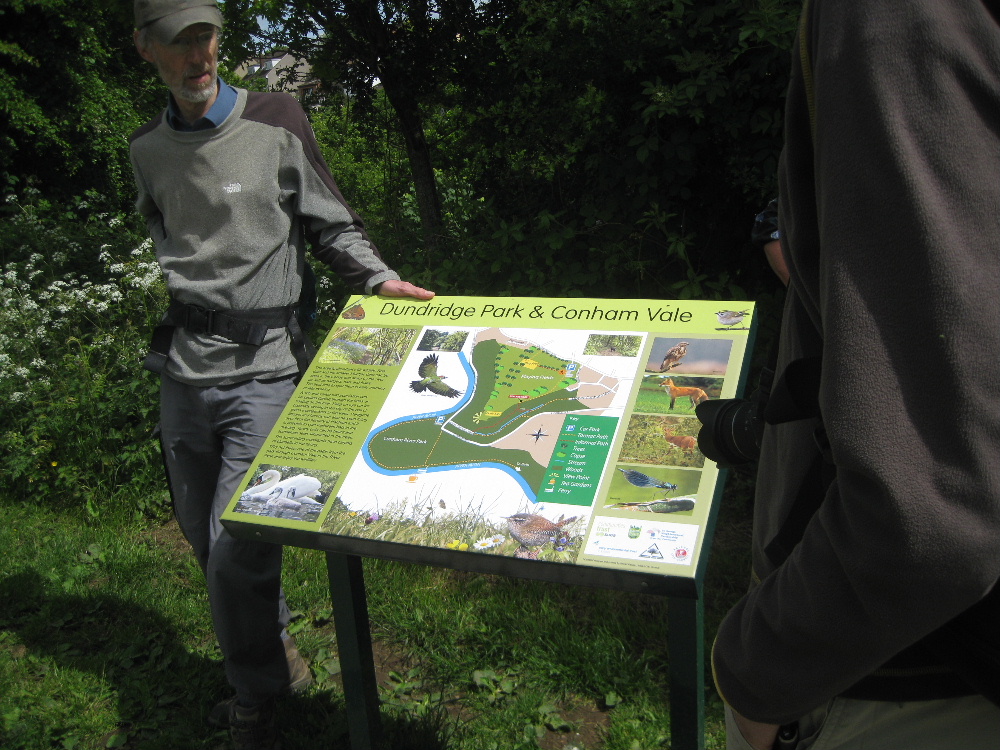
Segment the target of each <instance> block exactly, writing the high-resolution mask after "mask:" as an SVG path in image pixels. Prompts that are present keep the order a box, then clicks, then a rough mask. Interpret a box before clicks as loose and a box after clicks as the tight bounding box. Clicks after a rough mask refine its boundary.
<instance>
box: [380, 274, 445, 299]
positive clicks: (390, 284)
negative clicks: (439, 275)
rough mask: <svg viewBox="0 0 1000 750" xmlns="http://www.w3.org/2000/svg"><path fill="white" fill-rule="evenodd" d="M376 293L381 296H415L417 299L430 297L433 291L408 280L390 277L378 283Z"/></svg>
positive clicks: (432, 295)
mask: <svg viewBox="0 0 1000 750" xmlns="http://www.w3.org/2000/svg"><path fill="white" fill-rule="evenodd" d="M378 294H379V295H380V296H382V297H415V298H417V299H432V298H433V297H434V292H432V291H429V290H427V289H421V288H420V287H419V286H414V285H413V284H411V283H410V282H409V281H397V280H395V279H390V280H389V281H383V282H382V283H381V284H379V287H378Z"/></svg>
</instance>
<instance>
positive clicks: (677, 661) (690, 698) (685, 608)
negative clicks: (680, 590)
mask: <svg viewBox="0 0 1000 750" xmlns="http://www.w3.org/2000/svg"><path fill="white" fill-rule="evenodd" d="M667 630H668V634H667V642H668V644H669V649H670V740H671V743H670V746H671V747H673V748H676V750H704V749H705V671H704V667H703V663H704V659H705V603H704V601H703V600H702V599H701V597H698V598H696V599H681V598H678V597H667Z"/></svg>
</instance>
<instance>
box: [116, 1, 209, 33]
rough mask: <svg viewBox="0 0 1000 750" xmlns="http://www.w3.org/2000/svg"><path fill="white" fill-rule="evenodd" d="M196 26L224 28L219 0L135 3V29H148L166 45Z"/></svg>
mask: <svg viewBox="0 0 1000 750" xmlns="http://www.w3.org/2000/svg"><path fill="white" fill-rule="evenodd" d="M195 23H210V24H212V25H213V26H218V27H219V28H220V29H221V28H222V13H220V12H219V5H218V3H217V2H216V0H135V27H136V28H137V29H144V28H147V27H148V28H149V30H150V32H152V33H153V34H154V35H155V36H156V38H157V39H159V40H160V41H161V42H163V43H164V44H166V43H167V42H169V41H171V40H173V38H174V37H176V36H177V35H178V34H180V33H181V32H182V31H183V30H184V29H186V28H187V27H188V26H190V25H191V24H195Z"/></svg>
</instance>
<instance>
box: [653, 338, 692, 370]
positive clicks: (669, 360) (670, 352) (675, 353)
mask: <svg viewBox="0 0 1000 750" xmlns="http://www.w3.org/2000/svg"><path fill="white" fill-rule="evenodd" d="M687 351H688V342H687V341H681V342H680V343H678V344H675V345H674V346H672V347H670V348H669V349H667V353H666V354H665V355H664V356H663V364H662V365H660V372H667V371H668V370H672V369H673V368H675V367H677V365H679V364H680V363H681V360H682V359H684V355H685V354H687Z"/></svg>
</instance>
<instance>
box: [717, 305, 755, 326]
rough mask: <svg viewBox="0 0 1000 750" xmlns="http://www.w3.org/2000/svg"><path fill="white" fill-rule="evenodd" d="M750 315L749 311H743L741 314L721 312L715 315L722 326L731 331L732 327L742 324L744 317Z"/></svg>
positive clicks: (731, 311) (733, 311)
mask: <svg viewBox="0 0 1000 750" xmlns="http://www.w3.org/2000/svg"><path fill="white" fill-rule="evenodd" d="M749 313H750V311H749V310H741V311H739V312H737V311H735V310H719V312H717V313H716V314H715V317H717V318H718V319H719V323H720V324H721V325H723V326H725V327H726V328H730V329H731V328H732V326H736V325H739V324H740V323H742V322H743V316H745V315H748V314H749ZM719 330H720V331H721V330H723V329H722V328H720V329H719Z"/></svg>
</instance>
